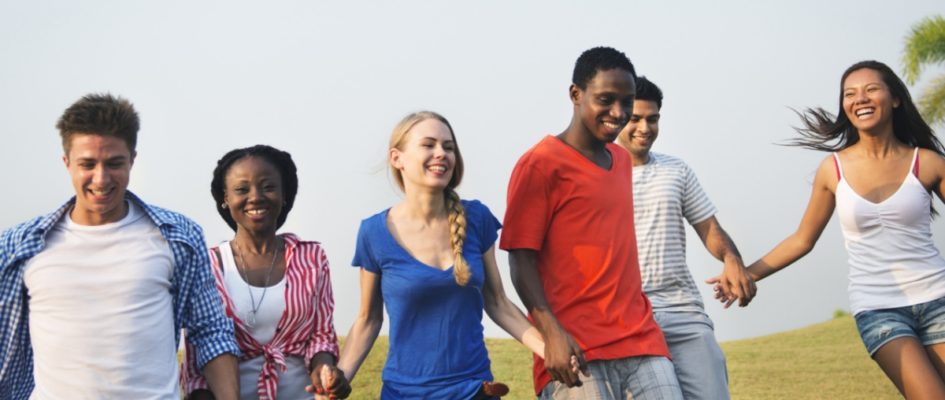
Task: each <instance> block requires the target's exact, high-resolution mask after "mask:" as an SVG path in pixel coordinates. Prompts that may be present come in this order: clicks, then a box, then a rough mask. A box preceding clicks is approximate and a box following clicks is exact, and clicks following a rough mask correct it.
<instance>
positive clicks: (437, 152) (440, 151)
mask: <svg viewBox="0 0 945 400" xmlns="http://www.w3.org/2000/svg"><path fill="white" fill-rule="evenodd" d="M444 157H446V149H445V148H443V145H436V146H434V147H433V158H444Z"/></svg>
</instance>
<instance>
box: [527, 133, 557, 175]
mask: <svg viewBox="0 0 945 400" xmlns="http://www.w3.org/2000/svg"><path fill="white" fill-rule="evenodd" d="M559 141H560V140H559V139H557V138H555V137H554V136H545V137H544V138H543V139H542V140H541V141H539V142H538V143H536V144H535V145H534V146H532V147H531V148H529V149H528V150H526V151H525V153H523V154H522V156H521V157H519V159H518V162H517V163H516V167H517V168H516V169H518V168H521V167H524V166H528V167H531V168H534V167H536V166H538V167H540V166H544V165H546V164H548V163H550V162H554V161H556V160H559V159H560V153H561V151H562V150H563V149H562V148H561V146H560V144H559V143H557V142H559Z"/></svg>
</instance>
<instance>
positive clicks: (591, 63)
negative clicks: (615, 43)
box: [571, 47, 637, 90]
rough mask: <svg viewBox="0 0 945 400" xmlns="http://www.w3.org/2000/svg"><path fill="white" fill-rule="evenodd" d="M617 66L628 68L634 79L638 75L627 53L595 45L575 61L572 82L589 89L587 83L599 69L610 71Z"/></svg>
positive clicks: (582, 88)
mask: <svg viewBox="0 0 945 400" xmlns="http://www.w3.org/2000/svg"><path fill="white" fill-rule="evenodd" d="M616 68H619V69H623V70H626V71H627V72H629V73H630V75H632V76H633V78H634V79H636V77H637V72H636V70H634V69H633V64H632V63H630V59H628V58H627V56H626V55H625V54H623V53H622V52H620V51H618V50H617V49H614V48H612V47H595V48H593V49H589V50H586V51H585V52H583V53H581V56H580V57H578V59H577V62H575V63H574V75H573V76H572V77H571V83H573V84H575V85H577V87H579V88H581V90H584V89H587V83H588V82H590V81H591V79H594V76H595V75H597V71H608V70H612V69H616Z"/></svg>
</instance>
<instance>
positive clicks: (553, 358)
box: [544, 327, 587, 387]
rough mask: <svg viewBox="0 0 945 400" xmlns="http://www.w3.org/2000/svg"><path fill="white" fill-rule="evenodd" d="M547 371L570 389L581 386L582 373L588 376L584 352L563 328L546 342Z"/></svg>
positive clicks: (550, 335)
mask: <svg viewBox="0 0 945 400" xmlns="http://www.w3.org/2000/svg"><path fill="white" fill-rule="evenodd" d="M544 359H545V370H546V371H548V373H549V374H551V378H552V379H554V380H556V381H560V382H561V383H564V384H565V385H567V386H568V387H575V386H581V385H582V384H583V383H582V382H581V378H580V376H579V375H578V372H579V371H580V372H581V373H583V374H584V375H587V363H586V362H585V361H584V352H583V351H581V348H580V346H578V344H577V342H575V341H574V338H572V337H571V335H570V334H568V333H567V332H565V331H564V329H562V328H561V327H558V329H556V332H554V333H552V334H549V335H547V338H546V342H545V357H544Z"/></svg>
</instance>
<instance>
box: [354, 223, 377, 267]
mask: <svg viewBox="0 0 945 400" xmlns="http://www.w3.org/2000/svg"><path fill="white" fill-rule="evenodd" d="M372 220H373V219H372V218H368V219H366V220H364V221H361V227H360V228H358V239H357V241H356V244H355V249H354V258H353V259H352V260H351V266H353V267H362V268H364V269H366V270H368V271H370V272H373V273H375V274H379V273H381V266H380V265H378V263H377V261H376V260H375V259H374V253H373V252H372V251H371V239H376V236H377V235H376V234H372V229H371V221H372Z"/></svg>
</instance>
